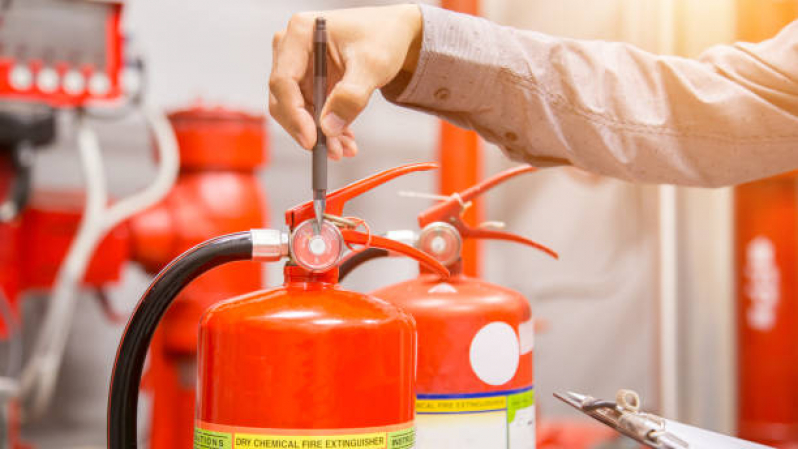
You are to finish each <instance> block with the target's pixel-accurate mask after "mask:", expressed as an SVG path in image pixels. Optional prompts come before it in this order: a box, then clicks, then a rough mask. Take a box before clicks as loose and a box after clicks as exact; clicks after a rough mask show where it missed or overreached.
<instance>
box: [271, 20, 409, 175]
mask: <svg viewBox="0 0 798 449" xmlns="http://www.w3.org/2000/svg"><path fill="white" fill-rule="evenodd" d="M318 16H323V17H324V18H325V19H326V21H327V36H328V42H329V43H328V48H327V55H328V64H327V67H328V80H329V81H328V82H329V89H330V91H329V95H328V97H327V102H326V103H325V104H324V107H323V109H322V113H321V116H320V117H321V129H322V132H324V134H325V135H326V136H327V148H328V155H329V157H330V158H331V159H336V160H337V159H340V158H341V157H342V156H347V157H352V156H354V155H355V154H357V144H356V142H355V138H354V134H353V133H352V130H351V129H350V125H351V124H352V122H353V121H354V120H355V118H356V117H357V116H358V115H359V114H360V113H361V112H362V111H363V109H365V107H366V105H367V104H368V102H369V99H370V98H371V95H372V94H373V93H374V91H375V90H376V89H379V88H381V87H383V86H385V85H386V84H388V83H390V82H391V80H393V79H394V78H395V77H396V75H397V74H399V72H400V71H406V72H411V73H412V72H413V71H414V70H415V67H416V63H417V62H418V54H419V51H420V48H421V36H422V28H423V20H422V17H421V10H420V9H419V8H418V6H416V5H393V6H383V7H374V8H357V9H343V10H336V11H324V12H309V13H300V14H296V15H294V16H293V17H291V20H290V21H289V23H288V28H287V29H286V30H284V31H282V32H279V33H277V34H276V35H275V36H274V40H273V43H272V47H273V51H274V59H273V61H274V62H273V65H272V73H271V77H270V79H269V112H270V113H271V115H272V117H274V119H275V120H277V122H278V123H280V125H281V126H282V127H283V128H285V130H286V131H288V133H289V134H291V136H292V137H293V138H294V139H295V140H296V141H297V142H298V143H299V144H300V145H301V146H302V147H304V148H305V149H308V150H310V149H312V148H313V145H315V143H316V124H315V121H314V119H313V112H312V111H313V63H312V57H313V25H314V22H315V18H316V17H318Z"/></svg>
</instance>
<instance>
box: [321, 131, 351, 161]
mask: <svg viewBox="0 0 798 449" xmlns="http://www.w3.org/2000/svg"><path fill="white" fill-rule="evenodd" d="M357 151H358V149H357V142H355V134H354V133H353V132H352V130H350V129H349V128H347V129H345V130H344V132H343V133H342V134H341V135H340V136H338V137H328V138H327V156H328V157H329V158H330V159H332V160H335V161H338V160H341V158H342V157H354V156H356V155H357Z"/></svg>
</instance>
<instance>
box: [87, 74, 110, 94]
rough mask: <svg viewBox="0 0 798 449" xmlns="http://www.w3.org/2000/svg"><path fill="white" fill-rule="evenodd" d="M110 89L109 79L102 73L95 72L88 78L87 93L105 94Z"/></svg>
mask: <svg viewBox="0 0 798 449" xmlns="http://www.w3.org/2000/svg"><path fill="white" fill-rule="evenodd" d="M110 90H111V80H110V79H108V77H107V76H106V75H105V74H104V73H95V74H94V75H92V76H91V78H89V93H91V94H92V95H97V96H101V95H106V94H107V93H108V92H110Z"/></svg>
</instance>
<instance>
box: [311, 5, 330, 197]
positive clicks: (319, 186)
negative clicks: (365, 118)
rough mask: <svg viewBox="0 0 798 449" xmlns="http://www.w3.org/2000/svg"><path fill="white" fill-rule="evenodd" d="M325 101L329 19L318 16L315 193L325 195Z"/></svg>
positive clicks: (315, 94) (314, 57)
mask: <svg viewBox="0 0 798 449" xmlns="http://www.w3.org/2000/svg"><path fill="white" fill-rule="evenodd" d="M325 101H327V21H326V20H325V19H324V18H323V17H317V18H316V25H315V28H314V31H313V106H314V109H315V115H316V117H315V118H316V145H315V146H314V147H313V193H314V195H319V194H321V195H323V194H324V192H325V191H326V190H327V136H325V135H324V133H323V132H322V131H321V110H322V108H323V107H324V103H325ZM314 198H315V197H314Z"/></svg>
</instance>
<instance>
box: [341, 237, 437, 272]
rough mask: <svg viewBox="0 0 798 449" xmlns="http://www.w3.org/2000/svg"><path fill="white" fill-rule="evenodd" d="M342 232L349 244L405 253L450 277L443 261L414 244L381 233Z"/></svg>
mask: <svg viewBox="0 0 798 449" xmlns="http://www.w3.org/2000/svg"><path fill="white" fill-rule="evenodd" d="M341 234H342V235H343V237H344V241H346V242H347V243H349V244H355V245H367V246H368V247H369V248H380V249H384V250H387V251H390V252H394V253H399V254H403V255H405V256H407V257H410V258H411V259H415V260H417V261H418V262H420V263H421V264H423V265H425V266H426V267H427V268H429V269H430V270H432V271H434V272H435V273H437V274H438V275H439V276H442V277H449V275H450V273H449V269H448V268H446V267H445V266H444V265H443V264H442V263H440V262H438V261H437V260H436V259H435V258H434V257H432V256H430V255H429V254H427V253H425V252H424V251H421V250H419V249H416V248H413V247H412V246H409V245H405V244H404V243H400V242H397V241H396V240H391V239H388V238H385V237H381V236H379V235H372V234H365V233H362V232H359V231H355V230H352V229H342V230H341Z"/></svg>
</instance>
